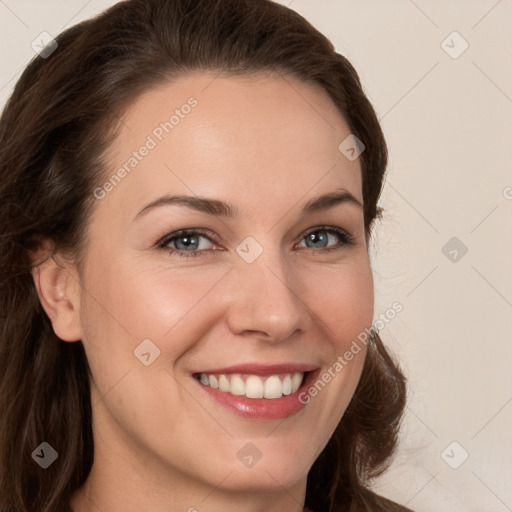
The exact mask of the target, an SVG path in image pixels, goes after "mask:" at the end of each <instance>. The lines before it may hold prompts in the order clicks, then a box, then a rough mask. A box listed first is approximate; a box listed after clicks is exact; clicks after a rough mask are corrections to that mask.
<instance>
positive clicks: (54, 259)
mask: <svg viewBox="0 0 512 512" xmlns="http://www.w3.org/2000/svg"><path fill="white" fill-rule="evenodd" d="M41 252H43V251H37V254H38V256H39V255H40V254H41ZM46 254H48V251H46ZM33 261H34V260H33ZM32 277H33V278H34V283H35V286H36V290H37V294H38V296H39V300H40V301H41V305H42V306H43V309H44V310H45V311H46V314H47V315H48V317H49V318H50V320H51V322H52V326H53V330H54V332H55V334H56V335H57V336H58V337H59V338H60V339H61V340H63V341H78V340H80V339H81V338H82V331H81V326H80V316H79V311H80V285H79V281H78V274H77V272H76V269H75V268H74V267H73V266H72V265H70V264H68V263H64V259H62V260H61V258H60V257H59V254H52V255H51V256H49V257H46V258H45V260H44V261H43V262H42V263H40V264H38V265H36V266H34V267H33V268H32Z"/></svg>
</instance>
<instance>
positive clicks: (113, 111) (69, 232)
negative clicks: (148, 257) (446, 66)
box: [0, 0, 406, 512]
mask: <svg viewBox="0 0 512 512" xmlns="http://www.w3.org/2000/svg"><path fill="white" fill-rule="evenodd" d="M56 42H57V48H56V49H55V50H54V52H53V53H51V54H50V55H42V56H36V57H35V58H34V59H33V60H32V62H31V63H30V64H29V65H28V66H27V68H26V69H25V71H24V73H23V74H22V76H21V78H20V79H19V81H18V83H17V84H16V87H15V89H14V92H13V94H12V96H11V97H10V99H9V101H8V102H7V105H6V107H5V109H4V111H3V114H2V117H1V119H0V322H1V323H0V510H2V511H9V512H22V511H42V512H50V511H52V512H54V511H64V510H69V501H70V497H71V496H72V494H73V493H74V492H75V491H76V490H77V489H78V488H79V487H80V486H81V485H82V484H83V483H84V482H85V480H86V479H87V476H88V474H89V471H90V469H91V465H92V462H93V456H94V455H93V454H94V444H93V435H92V427H91V416H92V411H91V404H90V395H89V391H90V390H89V367H88V364H87V359H86V356H85V352H84V349H83V345H82V343H81V342H80V341H78V342H76V343H64V342H62V340H59V338H58V337H57V336H56V334H55V333H54V332H53V329H52V325H51V322H50V320H49V318H48V317H47V315H46V314H45V312H44V310H43V308H42V306H41V304H40V302H39V300H38V296H37V293H36V289H35V285H34V282H33V278H32V275H31V271H32V268H33V266H34V262H33V261H32V260H31V251H33V250H34V249H36V248H37V247H38V246H39V244H40V243H41V240H43V239H49V240H51V241H52V242H53V243H54V244H55V248H58V249H62V250H66V251H69V252H70V253H71V254H73V255H74V257H75V260H76V262H77V264H80V255H81V254H83V251H82V249H83V248H84V247H85V245H86V240H85V236H84V233H85V227H86V225H87V221H88V218H89V215H90V213H91V211H92V208H93V207H94V201H95V200H94V198H93V194H92V191H93V190H94V187H95V186H97V184H98V183H102V182H103V180H102V175H104V174H105V173H106V163H105V161H104V160H103V156H104V155H105V152H106V149H107V148H108V147H109V144H110V143H111V141H112V140H113V137H114V136H115V133H116V127H118V126H119V116H120V115H121V114H122V112H123V111H124V110H125V109H126V108H127V106H128V105H129V104H130V103H131V102H133V101H134V100H135V99H136V98H137V97H138V96H139V95H140V94H141V93H142V92H144V91H147V90H148V89H150V88H152V87H154V86H156V85H158V84H161V83H164V82H166V81H170V80H173V79H174V78H176V77H179V76H180V75H182V74H183V73H185V72H187V71H191V70H212V71H214V72H222V73H226V74H228V75H229V74H245V73H252V72H259V71H273V72H277V73H282V74H283V75H284V74H286V75H292V76H295V77H298V78H299V79H301V80H303V81H305V82H309V83H313V84H317V85H319V86H320V87H322V88H323V89H324V90H325V91H326V92H327V93H328V94H329V95H330V97H331V99H332V101H333V102H334V104H335V105H336V107H337V108H338V110H339V112H340V114H341V115H342V116H343V118H344V119H345V121H346V122H347V124H348V126H349V128H350V131H351V132H352V133H353V134H355V135H356V136H357V137H358V138H359V139H360V140H361V141H362V142H363V143H364V145H365V148H366V149H365V151H364V152H363V153H362V154H361V156H360V162H361V168H362V188H363V200H364V222H365V230H366V233H367V235H369V234H370V233H371V231H372V227H373V225H374V221H375V219H376V218H378V217H379V216H380V209H379V207H378V206H377V201H378V198H379V195H380V193H381V188H382V183H383V177H384V173H385V170H386V165H387V149H386V143H385V140H384V136H383V133H382V131H381V128H380V126H379V123H378V120H377V117H376V115H375V112H374V110H373V108H372V106H371V104H370V103H369V101H368V99H367V98H366V96H365V94H364V93H363V90H362V87H361V83H360V80H359V77H358V75H357V73H356V71H355V70H354V68H353V67H352V65H351V64H350V63H349V62H348V60H347V59H346V58H344V57H343V56H342V55H339V54H338V53H336V52H335V50H334V47H333V45H332V43H331V42H330V41H329V40H328V39H327V38H326V37H325V36H323V35H322V34H321V33H320V32H318V31H317V30H316V29H315V28H314V27H312V26H311V25H310V24H309V23H308V22H307V21H306V20H305V19H304V18H303V17H301V16H300V15H298V14H297V13H296V12H294V11H292V10H290V9H288V8H286V7H284V6H282V5H279V4H276V3H273V2H271V1H270V0H128V1H124V2H120V3H118V4H116V5H115V6H113V7H111V8H110V9H108V10H107V11H105V12H104V13H103V14H101V15H100V16H98V17H96V18H94V19H91V20H88V21H85V22H82V23H79V24H78V25H75V26H73V27H71V28H69V29H68V30H66V31H65V32H63V33H61V34H60V35H59V36H58V37H57V38H56ZM405 397H406V384H405V378H404V376H403V374H402V373H401V371H400V369H399V367H398V366H397V364H396V362H395V361H394V360H393V359H392V358H391V357H390V355H389V354H388V352H387V351H386V349H385V348H384V346H383V344H382V342H381V339H380V337H379V336H378V334H377V335H375V336H374V337H373V339H372V341H371V342H370V343H369V345H368V353H367V356H366V359H365V364H364V368H363V372H362V376H361V379H360V381H359V384H358V387H357V389H356V391H355V394H354V396H353V398H352V400H351V402H350V404H349V407H348V408H347V410H346V412H345V414H344V416H343V418H342V420H341V422H340V423H339V425H338V427H337V429H336V431H335V432H334V434H333V436H332V437H331V439H330V440H329V442H328V444H327V445H326V447H325V449H324V451H323V452H322V453H321V455H320V456H319V457H318V459H317V460H316V461H315V463H314V465H313V466H312V468H311V470H310V472H309V475H308V482H307V492H306V505H307V506H308V507H309V508H310V509H312V510H313V511H314V512H334V511H336V512H339V511H346V512H348V511H356V510H357V511H360V510H365V511H370V510H372V511H374V510H388V511H392V510H405V509H404V508H402V507H400V506H399V505H396V504H393V503H391V502H390V501H388V500H385V499H383V498H380V497H379V496H377V495H376V494H375V493H373V492H372V491H371V490H370V488H369V485H370V483H371V479H372V478H373V477H375V476H377V475H379V474H380V473H381V472H382V471H384V470H385V469H386V467H387V466H388V465H389V461H390V457H391V455H392V453H393V451H394V449H395V445H396V441H397V435H398V428H399V424H400V420H401V417H402V413H403V409H404V407H405ZM43 441H46V442H48V443H49V444H50V445H51V446H53V447H54V448H55V449H56V450H57V452H58V454H59V455H58V463H55V464H53V465H51V466H50V467H49V468H48V469H46V470H42V469H41V468H40V467H39V466H38V465H37V464H35V463H34V461H33V460H32V456H31V454H32V452H33V451H34V449H35V448H36V447H37V446H38V445H40V443H41V442H43Z"/></svg>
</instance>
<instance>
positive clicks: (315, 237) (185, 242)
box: [157, 226, 355, 258]
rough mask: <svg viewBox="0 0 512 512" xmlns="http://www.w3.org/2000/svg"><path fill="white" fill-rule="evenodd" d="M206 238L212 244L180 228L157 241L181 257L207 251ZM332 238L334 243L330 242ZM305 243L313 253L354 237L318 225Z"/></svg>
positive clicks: (338, 246)
mask: <svg viewBox="0 0 512 512" xmlns="http://www.w3.org/2000/svg"><path fill="white" fill-rule="evenodd" d="M203 240H208V241H209V242H210V243H211V244H213V242H212V239H211V236H208V235H207V232H205V231H204V230H200V229H188V230H185V229H183V230H180V231H176V232H174V233H171V234H170V235H169V236H166V237H165V238H164V239H163V240H162V241H161V242H158V243H157V247H158V248H160V249H165V250H168V251H169V249H170V254H171V255H175V256H180V257H182V258H190V257H196V256H202V255H203V254H204V253H205V252H209V251H208V242H203ZM333 240H334V244H330V242H332V241H333ZM303 241H305V242H306V244H309V245H306V246H305V247H304V246H301V247H303V248H305V249H308V250H311V251H312V252H314V253H325V252H327V251H332V250H337V249H342V248H343V247H347V246H351V245H354V243H355V238H354V237H353V236H352V235H351V234H350V233H348V232H347V231H345V230H344V229H341V228H337V227H334V226H320V227H316V228H314V229H313V230H310V231H309V232H308V233H307V234H306V235H305V236H304V237H303V238H302V240H301V243H302V242H303Z"/></svg>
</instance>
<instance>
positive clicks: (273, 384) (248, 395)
mask: <svg viewBox="0 0 512 512" xmlns="http://www.w3.org/2000/svg"><path fill="white" fill-rule="evenodd" d="M318 371H319V368H318V367H317V366H314V365H311V364H296V363H282V364H274V365H262V364H258V363H255V364H250V363H248V364H241V365H236V366H230V367H224V368H212V369H208V370H206V369H205V370H203V371H200V372H195V373H194V374H193V376H194V378H195V379H196V381H197V382H198V384H199V385H200V387H201V389H202V390H203V392H205V393H206V394H207V396H209V397H210V398H213V399H214V400H216V401H217V402H219V403H221V404H222V405H224V406H225V407H227V408H228V409H230V410H231V411H232V412H235V413H237V414H239V415H241V416H244V417H251V418H263V419H277V418H285V417H287V416H290V415H292V414H295V413H297V412H298V411H299V410H300V409H302V408H303V407H304V404H303V403H302V402H300V401H299V400H298V395H299V392H300V390H301V389H302V388H303V387H305V386H306V384H305V383H306V381H309V380H310V376H311V375H312V374H317V373H318Z"/></svg>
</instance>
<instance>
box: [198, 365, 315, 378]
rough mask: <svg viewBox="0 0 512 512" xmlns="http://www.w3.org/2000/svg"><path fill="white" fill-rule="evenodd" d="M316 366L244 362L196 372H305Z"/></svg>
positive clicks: (257, 373)
mask: <svg viewBox="0 0 512 512" xmlns="http://www.w3.org/2000/svg"><path fill="white" fill-rule="evenodd" d="M317 368H318V366H316V365H314V364H307V363H280V364H261V363H244V364H238V365H234V366H225V367H223V368H211V369H209V370H203V371H201V372H196V373H208V374H221V373H248V374H251V375H262V376H265V375H276V374H277V373H305V372H310V371H313V370H316V369H317Z"/></svg>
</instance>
